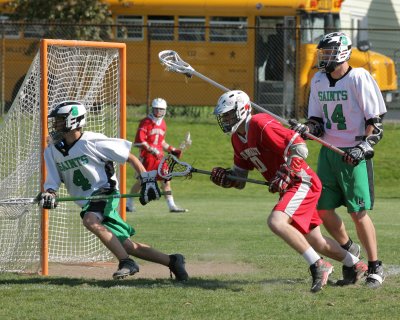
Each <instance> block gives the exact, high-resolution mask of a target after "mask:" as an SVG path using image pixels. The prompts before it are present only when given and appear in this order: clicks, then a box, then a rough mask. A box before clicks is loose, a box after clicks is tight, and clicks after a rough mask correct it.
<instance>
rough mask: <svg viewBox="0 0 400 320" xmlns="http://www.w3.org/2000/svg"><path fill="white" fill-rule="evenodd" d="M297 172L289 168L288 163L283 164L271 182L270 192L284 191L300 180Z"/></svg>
mask: <svg viewBox="0 0 400 320" xmlns="http://www.w3.org/2000/svg"><path fill="white" fill-rule="evenodd" d="M299 179H300V178H299V177H298V176H297V175H296V173H295V172H293V171H292V170H290V169H289V167H288V165H287V164H286V163H284V164H282V165H281V166H280V167H279V169H278V171H277V172H276V173H275V176H274V177H273V178H272V179H271V181H270V184H269V192H271V193H276V192H279V193H284V192H286V190H287V189H288V188H289V186H291V185H292V184H293V183H294V182H296V181H299Z"/></svg>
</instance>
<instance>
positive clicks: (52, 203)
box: [38, 189, 58, 209]
mask: <svg viewBox="0 0 400 320" xmlns="http://www.w3.org/2000/svg"><path fill="white" fill-rule="evenodd" d="M56 197H57V194H56V192H55V191H54V190H53V189H47V190H46V192H42V193H39V195H38V200H39V206H41V207H42V208H43V209H55V208H57V206H58V203H57V201H56Z"/></svg>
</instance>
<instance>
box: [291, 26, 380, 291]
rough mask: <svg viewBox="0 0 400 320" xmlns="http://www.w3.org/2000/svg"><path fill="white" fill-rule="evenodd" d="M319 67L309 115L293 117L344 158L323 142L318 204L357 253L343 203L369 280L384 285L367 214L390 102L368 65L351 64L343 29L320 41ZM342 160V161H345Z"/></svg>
mask: <svg viewBox="0 0 400 320" xmlns="http://www.w3.org/2000/svg"><path fill="white" fill-rule="evenodd" d="M317 50H318V56H317V57H318V68H319V70H320V71H319V72H317V73H316V74H315V75H314V78H313V79H312V80H311V94H310V101H309V105H308V120H307V122H306V123H305V124H300V123H298V122H296V120H291V121H293V122H292V129H293V130H295V131H297V132H298V133H300V134H302V135H303V134H304V133H305V132H306V131H309V132H310V133H312V134H313V135H315V136H317V137H322V138H323V139H324V140H325V141H327V142H329V143H330V144H332V145H334V146H336V147H338V148H341V149H342V150H343V151H345V155H344V157H343V158H342V157H341V156H340V155H338V154H336V153H335V152H332V151H331V150H329V149H328V148H326V147H322V148H321V151H320V154H319V159H318V170H317V173H318V176H319V177H320V179H321V181H322V185H323V186H324V188H323V191H322V195H321V198H320V200H319V202H318V210H319V215H320V217H321V219H322V220H323V223H324V226H325V228H326V229H327V230H328V232H329V233H330V234H331V235H332V236H333V237H334V238H335V239H336V240H337V241H338V242H339V243H340V244H341V245H342V247H343V248H345V249H346V250H349V251H350V252H353V253H355V254H357V251H358V254H359V252H360V247H359V246H358V245H357V244H354V243H353V242H352V240H351V239H350V238H349V236H348V234H347V232H346V228H345V226H344V224H343V221H342V219H341V218H340V216H339V215H337V214H336V212H335V209H336V208H338V207H340V206H342V205H344V206H345V207H347V212H348V213H349V214H350V215H351V218H352V219H353V221H354V224H355V227H356V230H357V235H358V238H359V240H360V242H361V244H362V245H363V247H364V248H365V251H366V252H367V255H368V276H367V278H366V284H367V286H369V287H371V288H377V287H380V286H381V285H382V282H383V280H384V278H385V277H384V272H383V266H382V261H379V260H378V249H377V240H376V232H375V227H374V224H373V222H372V220H371V218H370V217H369V215H368V214H367V210H371V209H372V207H373V202H374V190H373V184H374V182H373V167H372V160H371V158H372V157H373V156H374V149H373V147H374V146H375V145H376V144H377V143H378V142H379V141H380V140H381V139H382V137H383V126H382V118H383V115H384V114H385V113H386V106H385V102H384V101H383V98H382V94H381V92H380V90H379V87H378V85H377V83H376V82H375V80H374V79H373V78H372V76H371V75H370V73H369V72H368V71H367V70H365V69H364V68H352V67H350V66H349V64H348V62H347V61H348V60H349V59H350V54H351V40H350V38H349V37H348V36H347V35H346V34H344V33H342V32H333V33H329V34H327V35H325V36H324V37H323V38H322V40H321V41H320V42H319V44H318V47H317ZM342 160H343V161H342Z"/></svg>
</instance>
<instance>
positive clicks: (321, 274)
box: [310, 258, 333, 292]
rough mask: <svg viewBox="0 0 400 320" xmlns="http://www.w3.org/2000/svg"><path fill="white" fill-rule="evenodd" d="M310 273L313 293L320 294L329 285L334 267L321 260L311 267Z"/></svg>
mask: <svg viewBox="0 0 400 320" xmlns="http://www.w3.org/2000/svg"><path fill="white" fill-rule="evenodd" d="M310 271H311V276H312V280H313V282H312V286H311V292H318V291H321V290H322V288H323V287H324V286H326V284H327V283H328V278H329V275H330V274H331V273H332V272H333V266H332V265H331V264H330V263H329V262H327V261H324V259H322V258H321V259H319V260H318V261H317V262H315V263H314V264H312V265H311V266H310Z"/></svg>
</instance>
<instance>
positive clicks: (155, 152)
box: [147, 147, 163, 160]
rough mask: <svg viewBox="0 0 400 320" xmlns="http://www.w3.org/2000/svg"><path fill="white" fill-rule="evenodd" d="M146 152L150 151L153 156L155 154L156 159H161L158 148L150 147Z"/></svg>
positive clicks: (161, 155)
mask: <svg viewBox="0 0 400 320" xmlns="http://www.w3.org/2000/svg"><path fill="white" fill-rule="evenodd" d="M147 151H148V152H150V153H151V154H152V155H153V156H155V157H156V158H157V159H158V160H160V159H162V157H163V154H162V152H160V150H158V149H156V148H153V147H150V148H149V149H148V150H147Z"/></svg>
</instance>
